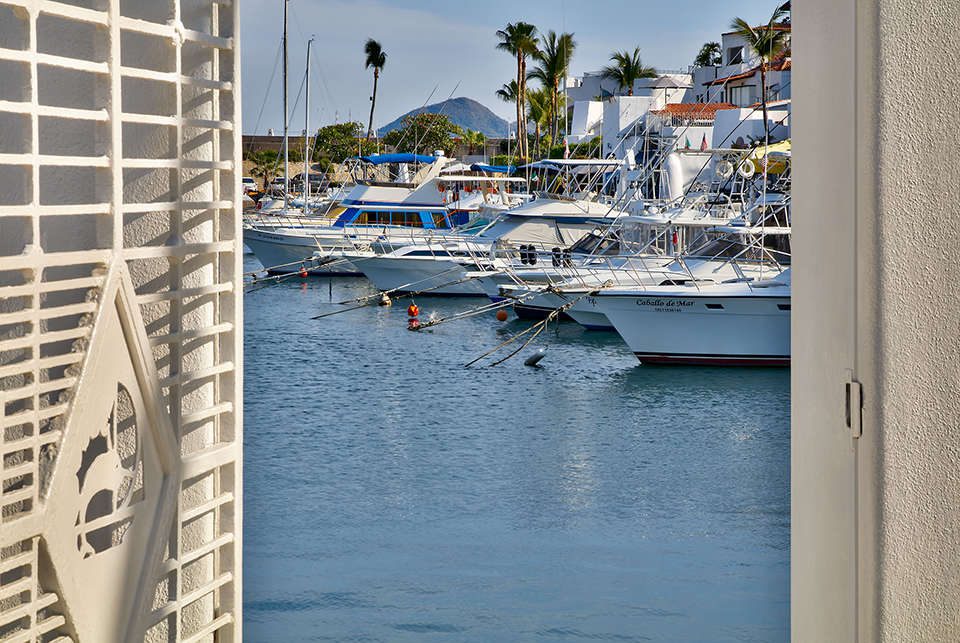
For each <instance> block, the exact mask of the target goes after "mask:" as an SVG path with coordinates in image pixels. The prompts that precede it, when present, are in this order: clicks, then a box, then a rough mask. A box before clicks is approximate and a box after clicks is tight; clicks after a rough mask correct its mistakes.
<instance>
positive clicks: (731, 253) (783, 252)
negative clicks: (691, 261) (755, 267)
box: [685, 234, 790, 266]
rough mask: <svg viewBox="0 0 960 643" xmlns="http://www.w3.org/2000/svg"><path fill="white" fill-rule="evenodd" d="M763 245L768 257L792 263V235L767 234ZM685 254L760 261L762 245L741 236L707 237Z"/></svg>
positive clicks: (784, 263) (786, 263)
mask: <svg viewBox="0 0 960 643" xmlns="http://www.w3.org/2000/svg"><path fill="white" fill-rule="evenodd" d="M763 247H764V250H765V252H764V256H765V258H766V259H771V258H772V259H775V260H776V261H777V262H778V263H779V264H781V265H785V266H789V265H790V235H783V234H778V235H766V236H764V237H763ZM685 254H687V255H688V256H691V257H702V258H707V259H743V260H748V261H749V260H752V261H758V260H759V259H760V245H759V240H757V241H756V242H754V243H751V242H749V241H745V240H743V239H741V238H740V237H739V236H731V235H725V236H722V237H719V238H714V239H706V240H705V241H704V242H703V243H702V244H700V245H698V246H695V247H693V248H690V249H689V250H688V251H687V252H686V253H685Z"/></svg>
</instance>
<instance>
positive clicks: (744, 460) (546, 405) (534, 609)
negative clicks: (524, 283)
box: [243, 255, 790, 641]
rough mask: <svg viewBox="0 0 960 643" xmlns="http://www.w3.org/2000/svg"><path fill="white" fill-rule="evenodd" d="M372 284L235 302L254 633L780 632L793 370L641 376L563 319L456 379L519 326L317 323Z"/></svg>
mask: <svg viewBox="0 0 960 643" xmlns="http://www.w3.org/2000/svg"><path fill="white" fill-rule="evenodd" d="M245 259H246V263H247V267H246V269H247V270H252V269H256V268H259V264H258V263H257V262H256V260H255V259H254V258H253V257H252V255H246V257H245ZM371 292H373V289H372V286H371V285H370V284H369V282H367V281H366V280H365V279H354V278H334V279H333V280H332V283H331V279H329V278H309V279H300V278H295V279H292V280H289V281H287V282H284V283H281V284H278V285H275V286H271V287H269V288H265V289H263V290H260V291H256V292H253V293H251V294H249V295H247V297H246V306H245V314H246V329H245V342H246V343H245V378H246V383H245V395H244V400H245V401H244V412H245V435H244V443H245V444H244V446H245V450H244V458H245V463H244V477H245V484H244V514H245V518H244V539H245V540H244V561H243V564H244V611H243V614H244V634H245V638H246V639H247V640H249V641H325V640H336V641H378V640H381V641H397V640H400V641H403V640H409V641H422V640H456V641H491V640H542V641H576V640H614V641H630V640H640V641H643V640H656V641H665V640H666V641H777V640H787V639H788V637H789V527H790V525H789V518H790V510H789V452H790V451H789V447H790V435H789V431H790V427H789V371H788V370H786V369H737V368H694V367H679V368H677V367H673V368H671V367H651V366H642V365H640V364H639V363H638V362H637V360H636V358H634V357H633V355H632V354H631V353H630V351H629V350H628V348H627V347H626V345H625V344H624V343H623V342H622V341H621V340H620V339H619V337H618V336H617V335H616V334H615V333H606V332H587V331H583V330H582V329H581V328H580V327H579V326H577V325H576V324H574V323H571V322H563V323H560V324H557V325H551V326H550V328H549V330H548V332H546V333H544V334H542V335H541V336H540V337H538V338H537V340H535V341H534V343H533V344H531V345H530V346H528V347H527V348H526V349H524V351H523V352H521V353H520V354H519V355H517V356H516V357H514V358H513V359H511V360H509V361H507V362H505V363H504V364H502V365H500V366H496V367H492V368H491V367H487V366H482V365H480V364H478V365H476V366H474V367H471V368H468V369H465V368H463V365H464V364H466V363H467V362H468V361H470V360H472V359H474V358H475V357H478V356H480V355H482V354H483V353H484V352H486V351H487V350H489V349H490V348H492V347H494V346H496V345H497V344H499V343H500V342H502V341H504V339H505V338H506V337H507V336H509V335H510V334H512V333H514V332H518V331H520V330H523V329H525V328H526V327H527V326H528V325H529V323H530V322H523V321H519V320H516V319H515V318H514V317H513V315H511V320H510V321H508V322H505V323H499V322H497V321H496V320H495V319H494V316H493V313H488V314H485V315H482V316H477V317H472V318H469V319H467V320H463V321H458V322H454V323H450V324H441V325H439V326H437V327H435V328H432V329H429V330H428V331H424V332H420V333H413V332H409V331H408V330H407V329H406V306H407V303H408V301H407V300H399V301H398V302H397V304H395V305H394V306H392V307H389V308H385V307H377V306H372V307H368V308H363V309H360V310H355V311H351V312H347V313H344V314H341V315H335V316H333V317H329V318H326V319H321V320H314V321H312V320H310V317H311V316H313V315H317V314H320V313H324V312H329V311H332V310H336V309H338V307H337V306H335V305H334V304H333V303H331V302H336V301H340V300H344V299H348V298H351V297H357V296H360V295H364V294H369V293H371ZM417 303H418V304H419V306H420V309H421V319H426V318H427V317H428V316H429V315H430V314H436V315H439V316H444V315H448V314H451V313H454V312H458V311H461V310H465V309H466V308H468V307H471V306H474V305H477V304H479V303H481V302H480V300H479V299H477V300H467V299H444V298H440V297H432V298H431V297H421V298H419V299H418V301H417ZM541 346H545V347H547V355H546V358H545V359H544V360H543V361H542V362H541V366H540V367H539V368H530V367H525V366H524V365H523V360H524V358H525V357H526V356H527V355H528V354H530V353H532V352H534V350H536V348H538V347H541ZM484 363H488V361H487V362H484Z"/></svg>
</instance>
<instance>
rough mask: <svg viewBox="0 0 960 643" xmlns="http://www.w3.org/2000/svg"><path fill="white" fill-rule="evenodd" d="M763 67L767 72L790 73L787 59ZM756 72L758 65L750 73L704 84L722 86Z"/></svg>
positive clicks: (758, 68)
mask: <svg viewBox="0 0 960 643" xmlns="http://www.w3.org/2000/svg"><path fill="white" fill-rule="evenodd" d="M763 66H765V67H766V68H767V71H790V67H791V65H790V59H789V58H788V59H786V60H777V61H774V62H773V64H771V65H767V64H766V63H764V65H763ZM758 71H760V65H757V66H756V67H754V68H753V69H751V70H750V71H745V72H743V73H742V74H734V75H733V76H727V77H726V78H717V79H716V80H711V81H710V82H708V83H704V84H705V85H722V84H723V83H728V82H730V81H731V80H740V79H742V78H750V77H751V76H753V75H754V74H755V73H757V72H758Z"/></svg>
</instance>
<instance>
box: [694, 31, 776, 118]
mask: <svg viewBox="0 0 960 643" xmlns="http://www.w3.org/2000/svg"><path fill="white" fill-rule="evenodd" d="M758 28H761V29H762V28H763V27H758ZM774 29H777V30H782V31H789V30H790V25H789V24H783V25H774ZM787 38H788V42H789V34H788V36H787ZM720 47H721V54H722V59H721V64H720V65H714V66H706V67H694V68H693V70H692V71H693V74H692V76H693V90H692V92H691V98H692V100H694V101H696V102H698V103H717V102H725V103H732V104H734V105H736V106H738V107H748V106H750V105H753V104H755V103H757V102H758V101H759V100H760V93H761V91H760V84H761V82H760V56H759V54H758V53H757V52H756V51H754V49H753V48H752V47H750V45H749V44H747V41H746V40H745V39H744V37H743V36H741V35H739V34H738V33H736V32H728V33H725V34H723V36H722V38H721V44H720ZM790 67H791V64H790V57H789V55H787V56H785V57H780V58H779V59H777V60H775V61H774V62H773V63H771V64H770V65H769V66H768V69H767V97H768V98H769V99H772V100H780V99H788V98H790Z"/></svg>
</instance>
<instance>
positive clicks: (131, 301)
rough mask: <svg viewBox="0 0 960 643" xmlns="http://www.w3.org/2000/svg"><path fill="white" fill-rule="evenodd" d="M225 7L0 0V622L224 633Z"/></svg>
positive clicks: (235, 491)
mask: <svg viewBox="0 0 960 643" xmlns="http://www.w3.org/2000/svg"><path fill="white" fill-rule="evenodd" d="M237 12H238V6H237V4H236V3H235V2H220V1H218V0H163V1H161V0H83V1H81V0H74V1H70V2H52V1H47V0H29V1H23V0H0V453H2V455H3V456H4V490H5V491H6V490H7V485H8V484H10V483H12V484H13V485H14V486H15V487H16V494H13V495H11V494H8V493H4V494H3V498H2V499H0V509H2V517H3V527H2V529H0V570H2V571H3V574H0V639H2V640H4V641H6V640H8V639H9V640H53V639H54V638H56V640H75V641H114V640H117V641H119V640H148V641H173V640H176V641H187V640H190V641H214V640H218V641H232V640H240V639H241V638H242V633H241V615H240V607H241V596H242V587H241V573H242V569H241V551H242V542H241V534H242V520H241V517H242V514H241V502H242V484H241V481H242V470H241V448H242V378H241V373H242V351H241V346H242V340H241V337H242V306H241V304H242V275H241V273H242V269H241V263H242V252H241V251H242V247H241V246H242V244H241V241H240V200H239V197H240V187H239V176H238V173H239V172H238V170H239V158H240V131H241V129H240V114H239V92H240V84H239V83H240V73H239V49H238V41H237V34H236V32H235V27H236V25H237ZM117 320H119V321H117ZM121 388H125V389H126V390H128V391H130V392H131V393H132V401H130V402H127V401H125V400H127V398H125V397H123V396H121V395H120V393H118V391H119V390H121ZM115 399H116V401H114V400H115ZM104 400H105V401H106V402H104ZM103 404H106V406H105V407H104V408H100V407H102V406H103ZM111 404H113V405H114V406H113V407H112V408H113V409H121V407H123V408H126V410H127V411H129V413H127V414H126V416H125V417H126V419H127V420H129V424H128V425H126V428H124V429H123V434H124V435H125V436H127V437H125V438H124V440H126V442H125V445H119V442H120V441H121V439H120V438H119V437H108V438H104V439H106V440H107V445H106V446H104V447H103V449H102V451H98V450H97V449H94V448H93V446H95V445H96V444H97V443H98V441H99V440H100V439H101V437H100V436H104V435H108V434H109V436H119V435H120V433H121V429H120V422H119V421H118V420H117V418H118V416H119V415H120V413H119V411H114V410H112V409H111ZM114 423H115V424H116V425H117V426H116V428H104V427H113V426H114ZM131 427H132V428H131ZM131 435H132V436H135V437H130V436H131ZM132 445H137V446H136V447H135V448H134V447H133V446H132ZM123 449H130V450H132V453H126V454H125V455H123V454H122V452H123ZM81 453H82V454H84V455H83V456H82V457H81V455H80V454H81ZM90 454H92V455H90ZM101 456H103V458H101ZM113 456H117V459H125V460H129V461H130V462H127V463H118V464H115V465H112V464H110V462H109V458H111V457H113ZM105 459H106V460H105ZM105 461H107V464H103V463H104V462H105ZM10 463H13V464H16V469H15V470H11V469H10V467H9V464H10ZM121 465H122V466H121ZM111 467H112V468H111ZM121 470H122V471H124V472H134V471H135V472H137V473H133V474H131V475H132V476H133V478H135V479H138V480H139V481H140V484H141V488H140V490H139V491H138V492H137V493H129V489H130V488H131V487H129V486H128V487H126V490H124V488H123V487H122V485H121V486H117V484H116V482H115V480H114V479H113V478H112V477H111V475H110V474H109V473H105V471H106V472H110V471H112V472H113V473H115V474H117V475H119V474H120V472H121ZM63 481H66V482H63ZM88 482H89V485H88ZM125 484H128V483H125ZM78 489H79V495H78ZM95 490H99V492H98V494H97V495H100V494H101V493H103V492H107V494H108V495H107V496H106V497H108V498H109V502H107V503H106V506H105V507H104V506H103V503H102V502H101V503H100V505H101V506H99V507H96V508H95V510H93V509H92V508H94V502H93V500H90V501H89V502H90V504H87V502H88V500H87V497H86V496H84V494H88V495H89V493H91V492H92V491H95ZM114 498H117V502H116V503H114V500H113V499H114ZM121 498H122V499H123V500H122V501H121ZM103 530H109V532H107V531H103ZM75 531H76V532H77V533H74V532H75ZM98 534H99V535H98ZM104 534H107V536H104ZM85 543H86V544H85ZM94 543H96V544H94ZM88 545H91V546H92V547H94V548H95V549H96V550H95V551H91V548H90V547H88ZM18 588H19V589H18ZM57 637H64V638H63V639H61V638H57Z"/></svg>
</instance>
